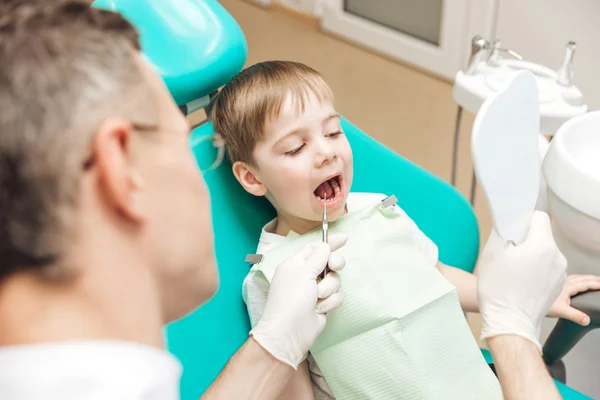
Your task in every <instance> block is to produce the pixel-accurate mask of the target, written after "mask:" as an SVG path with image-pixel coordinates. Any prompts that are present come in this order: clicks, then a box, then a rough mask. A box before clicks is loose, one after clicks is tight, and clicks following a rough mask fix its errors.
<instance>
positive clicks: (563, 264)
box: [552, 239, 568, 280]
mask: <svg viewBox="0 0 600 400" xmlns="http://www.w3.org/2000/svg"><path fill="white" fill-rule="evenodd" d="M552 240H554V239H552ZM554 263H555V265H556V266H558V267H559V268H561V269H562V270H563V271H564V273H565V280H566V279H567V277H566V275H567V266H568V262H567V259H566V257H565V256H564V255H563V253H562V252H561V251H560V250H559V249H558V247H557V248H556V254H555V255H554Z"/></svg>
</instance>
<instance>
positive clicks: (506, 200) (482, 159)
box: [471, 71, 541, 244]
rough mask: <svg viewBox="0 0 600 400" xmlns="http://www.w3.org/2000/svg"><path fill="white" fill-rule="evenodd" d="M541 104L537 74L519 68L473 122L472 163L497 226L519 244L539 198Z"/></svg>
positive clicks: (499, 231) (488, 100)
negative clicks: (536, 79)
mask: <svg viewBox="0 0 600 400" xmlns="http://www.w3.org/2000/svg"><path fill="white" fill-rule="evenodd" d="M539 104H540V103H539V95H538V88H537V85H536V81H535V76H534V75H533V74H532V73H531V72H529V71H520V72H518V73H516V74H515V75H514V76H513V78H512V79H511V80H509V81H507V83H506V86H505V87H504V88H502V89H501V90H499V91H498V92H497V93H495V94H494V95H492V96H490V97H488V98H487V100H486V101H485V102H484V103H483V105H482V106H481V108H480V109H479V112H478V113H477V117H476V119H475V123H474V124H473V133H472V138H471V152H472V156H473V164H474V168H475V174H476V176H477V179H478V180H479V182H480V184H481V188H482V190H483V192H484V194H485V197H486V199H487V202H488V205H489V208H490V212H491V214H492V220H493V223H494V229H495V230H496V232H497V233H498V235H499V236H500V237H502V238H503V239H504V240H506V241H512V242H513V243H515V244H520V243H522V242H523V241H524V240H525V237H526V235H527V230H528V228H529V223H530V221H531V218H532V216H533V212H534V210H535V206H536V202H537V200H538V193H539V188H540V178H541V159H540V148H539V147H540V144H539V136H540V111H539V107H540V105H539Z"/></svg>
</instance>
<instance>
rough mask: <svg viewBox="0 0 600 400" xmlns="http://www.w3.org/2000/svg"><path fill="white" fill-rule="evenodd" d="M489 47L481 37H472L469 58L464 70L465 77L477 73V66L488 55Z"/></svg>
mask: <svg viewBox="0 0 600 400" xmlns="http://www.w3.org/2000/svg"><path fill="white" fill-rule="evenodd" d="M489 50H490V45H489V42H488V41H487V40H485V39H484V38H482V37H481V35H475V36H473V39H471V56H470V57H469V62H468V63H467V67H466V68H465V69H464V73H465V75H475V72H476V71H477V64H479V63H480V62H481V61H483V60H484V59H485V58H486V56H487V55H488V54H489Z"/></svg>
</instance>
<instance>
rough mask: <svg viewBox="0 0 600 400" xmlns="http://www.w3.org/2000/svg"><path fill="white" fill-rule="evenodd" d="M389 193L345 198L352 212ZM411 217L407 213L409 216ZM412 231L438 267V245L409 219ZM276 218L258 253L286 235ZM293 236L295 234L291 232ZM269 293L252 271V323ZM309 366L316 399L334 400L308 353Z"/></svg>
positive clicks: (245, 292)
mask: <svg viewBox="0 0 600 400" xmlns="http://www.w3.org/2000/svg"><path fill="white" fill-rule="evenodd" d="M386 197H387V196H385V195H383V194H376V193H350V194H349V195H348V199H347V201H346V206H347V208H348V212H353V211H356V210H359V209H361V208H364V207H366V206H368V205H369V204H374V203H375V202H377V201H381V200H383V199H385V198H386ZM394 208H395V210H396V212H398V213H401V214H403V215H406V213H405V212H404V211H403V210H402V209H401V208H400V207H398V206H396V207H394ZM407 217H408V216H407ZM409 220H410V223H411V226H412V231H413V239H414V241H415V243H416V244H417V245H418V246H419V247H420V248H421V251H422V252H423V254H424V255H425V256H426V257H427V258H428V259H429V260H430V261H431V263H432V266H435V265H436V263H437V260H438V248H437V246H436V245H435V243H433V242H432V241H431V239H429V238H428V237H427V236H426V235H425V234H424V233H423V232H422V231H421V230H420V229H419V228H418V227H417V225H416V224H415V223H414V222H413V221H412V220H411V219H410V218H409ZM276 222H277V221H276V220H273V221H271V222H269V223H268V224H267V225H265V226H264V227H263V229H262V232H261V234H260V239H259V242H258V248H257V251H256V252H257V254H261V253H262V252H265V251H267V250H269V249H271V248H273V247H274V246H277V245H278V244H280V243H281V242H282V241H283V240H284V239H285V237H284V236H281V235H277V234H275V233H271V232H268V231H273V228H274V226H275V224H276ZM290 235H295V233H294V232H292V233H291V234H290ZM268 293H269V284H268V282H267V281H266V280H265V279H264V278H263V276H262V274H261V273H257V272H254V271H250V273H249V274H248V275H247V276H246V278H245V279H244V283H243V286H242V296H243V298H244V301H245V302H246V307H247V308H248V314H249V315H250V323H251V325H252V327H254V326H255V325H256V323H258V321H259V320H260V318H261V317H262V313H263V310H264V308H265V305H266V302H267V296H268ZM308 368H309V371H310V378H311V381H312V384H313V391H314V395H315V399H316V400H330V399H335V397H333V394H332V392H331V390H330V388H329V385H328V384H327V382H326V381H325V379H324V378H323V375H322V373H321V370H320V369H319V367H318V365H317V364H316V362H315V360H314V358H313V357H312V356H311V355H310V354H309V356H308Z"/></svg>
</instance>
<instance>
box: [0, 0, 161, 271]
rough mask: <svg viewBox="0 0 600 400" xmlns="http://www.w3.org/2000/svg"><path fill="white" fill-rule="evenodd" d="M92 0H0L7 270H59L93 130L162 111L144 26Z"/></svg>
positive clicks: (1, 250) (0, 256)
mask: <svg viewBox="0 0 600 400" xmlns="http://www.w3.org/2000/svg"><path fill="white" fill-rule="evenodd" d="M88 3H89V1H87V2H86V1H75V0H11V1H6V0H3V3H2V4H0V279H4V278H5V277H6V276H8V275H11V274H14V273H18V272H22V271H36V272H40V273H42V275H43V276H54V275H53V273H54V272H56V271H57V270H58V271H59V272H60V268H63V266H62V265H61V257H62V256H64V252H65V250H66V248H67V247H68V246H69V245H70V244H72V243H73V241H74V240H75V237H74V225H75V224H76V223H77V219H76V214H75V211H76V209H77V205H78V192H79V185H80V180H81V176H82V174H83V164H84V161H85V160H86V159H87V158H88V157H89V156H90V155H91V154H90V153H91V142H92V140H93V137H94V133H95V130H96V129H98V127H99V125H100V124H101V123H102V121H103V120H104V119H106V118H108V117H110V116H121V117H124V118H128V119H133V120H136V119H137V120H143V119H141V118H139V116H140V115H142V114H143V115H152V114H153V113H154V112H155V105H154V104H153V102H152V101H148V99H149V98H151V96H150V94H149V93H151V91H150V88H149V87H148V86H147V84H146V82H145V80H144V78H143V75H142V72H141V70H140V68H139V61H136V57H135V53H136V50H139V48H140V43H139V40H138V34H137V32H136V31H135V29H134V28H133V27H132V25H131V24H130V23H129V22H127V21H126V20H125V19H124V18H123V17H122V16H120V15H119V14H117V13H113V12H109V11H105V10H100V9H96V8H91V7H90V6H89V4H88ZM57 266H58V267H57Z"/></svg>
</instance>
